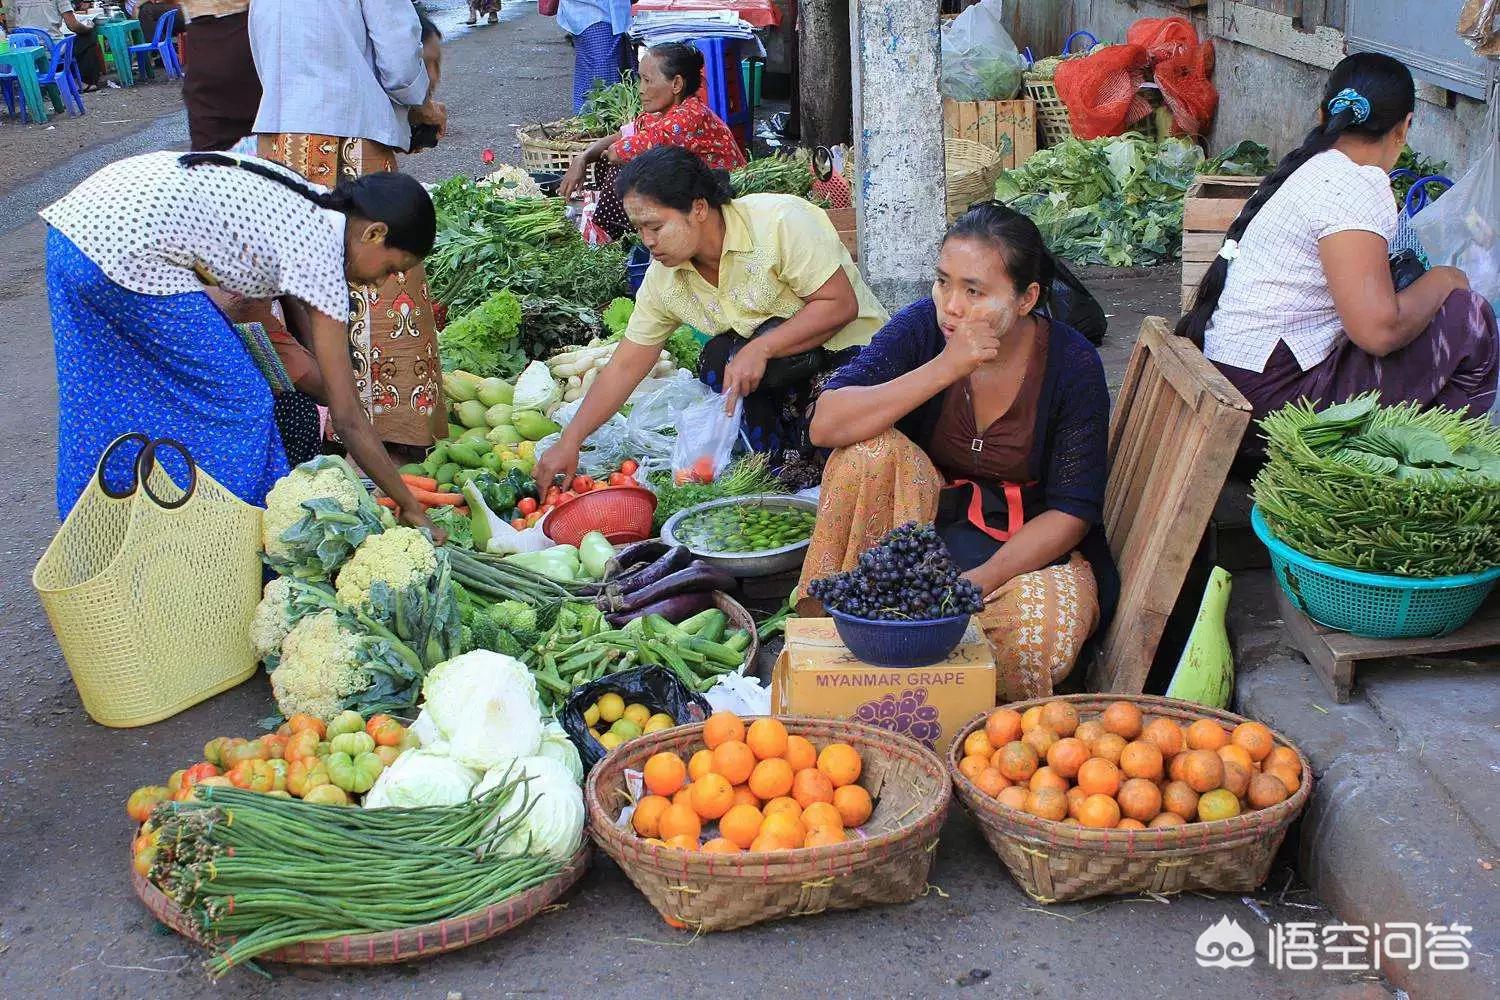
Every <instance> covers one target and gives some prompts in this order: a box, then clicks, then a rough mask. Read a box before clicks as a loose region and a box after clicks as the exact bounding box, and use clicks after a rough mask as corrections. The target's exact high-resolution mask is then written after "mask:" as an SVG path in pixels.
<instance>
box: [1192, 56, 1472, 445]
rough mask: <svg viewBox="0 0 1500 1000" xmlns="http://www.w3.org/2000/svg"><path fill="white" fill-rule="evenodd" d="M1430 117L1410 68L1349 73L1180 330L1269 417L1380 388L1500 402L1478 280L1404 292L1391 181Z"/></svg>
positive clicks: (1426, 400) (1382, 60)
mask: <svg viewBox="0 0 1500 1000" xmlns="http://www.w3.org/2000/svg"><path fill="white" fill-rule="evenodd" d="M1415 106H1416V91H1415V88H1414V86H1413V84H1412V78H1411V73H1410V72H1409V71H1408V70H1407V68H1406V67H1405V66H1403V65H1402V64H1401V63H1399V62H1398V61H1396V60H1395V59H1392V58H1391V57H1389V56H1384V55H1378V54H1376V53H1370V52H1362V53H1359V54H1358V55H1352V56H1349V57H1348V58H1347V59H1344V60H1343V61H1342V62H1340V63H1339V64H1338V65H1337V66H1335V67H1334V69H1333V74H1332V75H1331V76H1330V77H1329V78H1328V86H1327V87H1326V88H1325V90H1324V93H1323V103H1322V105H1321V107H1320V109H1319V121H1318V125H1317V127H1316V128H1314V129H1313V130H1312V131H1311V132H1309V133H1308V134H1307V137H1306V138H1305V139H1303V141H1302V145H1301V146H1299V147H1298V148H1297V149H1295V150H1293V151H1292V152H1291V153H1289V154H1287V156H1286V157H1285V158H1283V159H1282V161H1281V163H1280V164H1279V165H1278V166H1277V167H1276V170H1275V172H1274V173H1272V174H1271V175H1270V176H1269V177H1267V178H1266V179H1265V180H1264V181H1262V182H1261V185H1260V187H1259V188H1258V189H1257V190H1256V192H1255V194H1254V196H1252V197H1251V198H1250V200H1249V201H1248V202H1246V203H1245V207H1244V209H1243V210H1242V211H1241V212H1240V215H1239V218H1237V219H1236V220H1235V221H1234V224H1233V225H1232V226H1230V227H1229V231H1228V233H1227V234H1226V236H1227V238H1226V239H1225V241H1224V248H1223V249H1222V250H1220V251H1219V257H1218V259H1217V260H1215V261H1214V263H1213V266H1212V267H1210V268H1209V270H1208V273H1207V274H1206V275H1205V276H1204V278H1203V283H1202V285H1201V286H1200V287H1199V290H1198V297H1197V299H1196V301H1195V302H1194V304H1193V308H1192V311H1191V312H1189V313H1188V314H1187V315H1186V316H1184V317H1183V318H1182V321H1181V322H1180V323H1179V324H1178V326H1177V332H1178V333H1179V334H1181V335H1182V336H1185V337H1188V338H1190V339H1191V340H1192V341H1193V342H1194V343H1196V344H1199V345H1200V346H1202V347H1203V353H1204V354H1205V355H1207V357H1208V359H1209V360H1210V361H1212V362H1213V363H1214V364H1215V365H1217V366H1218V368H1219V370H1220V371H1222V372H1223V373H1224V375H1225V377H1227V378H1228V379H1229V381H1231V382H1233V383H1234V385H1235V386H1236V387H1237V388H1238V389H1239V390H1240V392H1242V393H1243V394H1244V395H1245V398H1246V399H1248V400H1249V401H1250V404H1251V406H1252V407H1253V408H1254V411H1255V417H1256V419H1259V418H1261V417H1263V416H1265V415H1266V414H1267V413H1270V412H1271V411H1273V410H1277V409H1280V408H1281V407H1282V406H1283V405H1285V404H1286V403H1289V402H1291V401H1292V400H1295V399H1299V398H1302V397H1306V398H1308V399H1310V400H1312V401H1313V402H1314V403H1317V404H1319V405H1328V404H1332V403H1337V402H1340V401H1342V400H1345V399H1348V398H1349V397H1351V396H1356V395H1358V394H1360V393H1362V392H1368V391H1369V390H1371V389H1378V390H1379V391H1380V394H1381V396H1382V398H1383V400H1384V402H1386V403H1398V402H1403V401H1409V402H1414V403H1418V404H1421V405H1423V406H1442V407H1447V408H1450V409H1462V408H1463V407H1468V408H1470V410H1472V411H1473V412H1476V413H1482V412H1484V411H1485V410H1487V409H1489V408H1490V406H1491V405H1492V404H1493V403H1494V400H1495V378H1496V355H1497V346H1496V334H1495V312H1494V310H1493V309H1492V308H1491V307H1490V305H1489V304H1488V303H1487V302H1485V300H1484V299H1483V298H1482V297H1480V296H1478V295H1476V294H1474V293H1473V292H1471V291H1469V282H1468V279H1467V278H1466V277H1465V276H1464V273H1463V272H1462V271H1460V270H1458V269H1457V268H1453V267H1434V268H1432V269H1431V270H1429V271H1427V272H1426V273H1425V274H1423V275H1422V276H1421V277H1419V278H1417V279H1416V281H1414V282H1412V283H1411V284H1410V285H1409V286H1407V287H1406V288H1403V289H1401V290H1397V288H1396V286H1395V282H1394V279H1393V278H1392V274H1391V267H1390V264H1389V256H1390V241H1391V238H1392V237H1393V236H1394V235H1395V233H1396V219H1397V213H1396V204H1395V200H1394V198H1393V196H1392V194H1391V184H1390V178H1389V176H1388V171H1390V170H1391V169H1393V168H1394V167H1395V165H1396V159H1397V157H1399V156H1400V155H1401V149H1402V147H1403V146H1404V145H1405V144H1406V133H1407V129H1408V128H1409V127H1410V126H1411V119H1412V110H1413V108H1414V107H1415ZM1254 448H1255V446H1254V445H1253V444H1251V445H1250V447H1249V449H1247V450H1254Z"/></svg>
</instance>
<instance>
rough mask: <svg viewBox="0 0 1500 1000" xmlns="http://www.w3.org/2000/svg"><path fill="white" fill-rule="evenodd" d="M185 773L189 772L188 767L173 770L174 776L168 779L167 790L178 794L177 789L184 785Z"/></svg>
mask: <svg viewBox="0 0 1500 1000" xmlns="http://www.w3.org/2000/svg"><path fill="white" fill-rule="evenodd" d="M184 774H187V768H185V767H179V768H178V769H177V770H175V771H173V772H172V776H171V777H170V778H168V779H167V791H168V792H169V793H170V794H172V795H176V794H177V789H179V788H181V787H182V776H183V775H184Z"/></svg>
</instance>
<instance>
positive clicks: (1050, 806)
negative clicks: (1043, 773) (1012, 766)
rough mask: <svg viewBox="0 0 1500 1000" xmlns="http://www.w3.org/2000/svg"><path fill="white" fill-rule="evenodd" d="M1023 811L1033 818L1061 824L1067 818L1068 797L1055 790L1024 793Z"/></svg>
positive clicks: (1047, 789)
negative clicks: (1038, 817)
mask: <svg viewBox="0 0 1500 1000" xmlns="http://www.w3.org/2000/svg"><path fill="white" fill-rule="evenodd" d="M1024 808H1025V810H1026V811H1027V812H1029V813H1031V815H1033V816H1040V817H1041V818H1042V819H1050V820H1053V821H1055V822H1061V821H1062V820H1064V819H1066V818H1067V816H1068V797H1067V796H1066V795H1064V794H1063V793H1062V792H1060V791H1058V790H1057V789H1055V788H1043V789H1041V790H1040V791H1036V792H1027V793H1026V805H1025V806H1024Z"/></svg>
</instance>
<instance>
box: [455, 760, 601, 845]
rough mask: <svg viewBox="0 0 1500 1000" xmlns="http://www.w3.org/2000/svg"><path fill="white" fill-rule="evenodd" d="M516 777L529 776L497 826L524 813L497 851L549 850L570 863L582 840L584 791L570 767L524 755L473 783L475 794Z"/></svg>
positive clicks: (513, 796)
mask: <svg viewBox="0 0 1500 1000" xmlns="http://www.w3.org/2000/svg"><path fill="white" fill-rule="evenodd" d="M515 777H524V778H527V779H529V780H528V781H527V782H526V784H525V785H524V786H522V787H518V788H517V789H516V791H515V792H514V793H513V794H512V795H511V796H510V798H509V799H507V800H506V802H505V804H504V805H503V806H502V807H501V808H500V811H499V813H498V814H497V815H496V817H495V825H496V826H499V825H501V824H504V823H506V822H507V821H508V820H509V819H510V818H511V817H513V816H515V815H517V814H518V813H520V812H521V811H522V810H523V809H524V810H526V816H525V818H524V819H523V820H522V821H521V825H520V827H519V828H518V829H517V830H516V832H515V833H512V834H511V835H510V836H509V837H507V838H506V839H505V840H503V841H501V842H500V843H499V844H497V845H496V847H495V849H496V850H497V851H499V852H501V853H515V854H521V853H526V854H545V855H547V856H548V857H550V858H553V859H555V860H557V861H559V862H566V861H567V860H568V859H569V858H571V857H572V856H573V854H574V852H575V851H577V850H578V845H579V843H580V842H581V841H582V838H583V824H584V819H585V811H584V807H583V790H582V789H580V788H579V787H578V782H577V781H576V780H574V778H573V775H572V772H570V771H569V770H568V768H567V767H566V765H564V764H560V763H558V762H557V761H555V760H553V759H552V758H551V757H522V758H521V759H520V760H516V761H512V762H511V763H509V764H506V765H504V766H501V767H495V768H491V769H490V770H489V771H487V772H486V773H485V775H484V778H483V779H482V780H481V781H480V782H479V784H478V785H476V786H474V792H473V794H474V797H475V798H478V797H479V796H480V795H483V794H484V793H485V792H487V791H489V790H490V789H492V788H494V787H495V786H497V785H500V784H502V783H504V782H505V781H507V780H510V779H514V778H515Z"/></svg>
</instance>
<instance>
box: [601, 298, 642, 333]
mask: <svg viewBox="0 0 1500 1000" xmlns="http://www.w3.org/2000/svg"><path fill="white" fill-rule="evenodd" d="M634 312H635V300H634V299H627V298H625V297H624V296H621V297H620V298H618V299H615V300H614V301H613V302H611V303H610V304H609V305H608V306H606V307H605V308H604V313H603V316H602V317H601V318H602V319H603V320H604V326H605V328H606V329H608V330H609V332H610V333H611V334H613V335H615V336H618V335H620V334H622V333H624V332H625V327H626V326H627V325H629V323H630V317H631V315H632V314H633V313H634Z"/></svg>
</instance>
